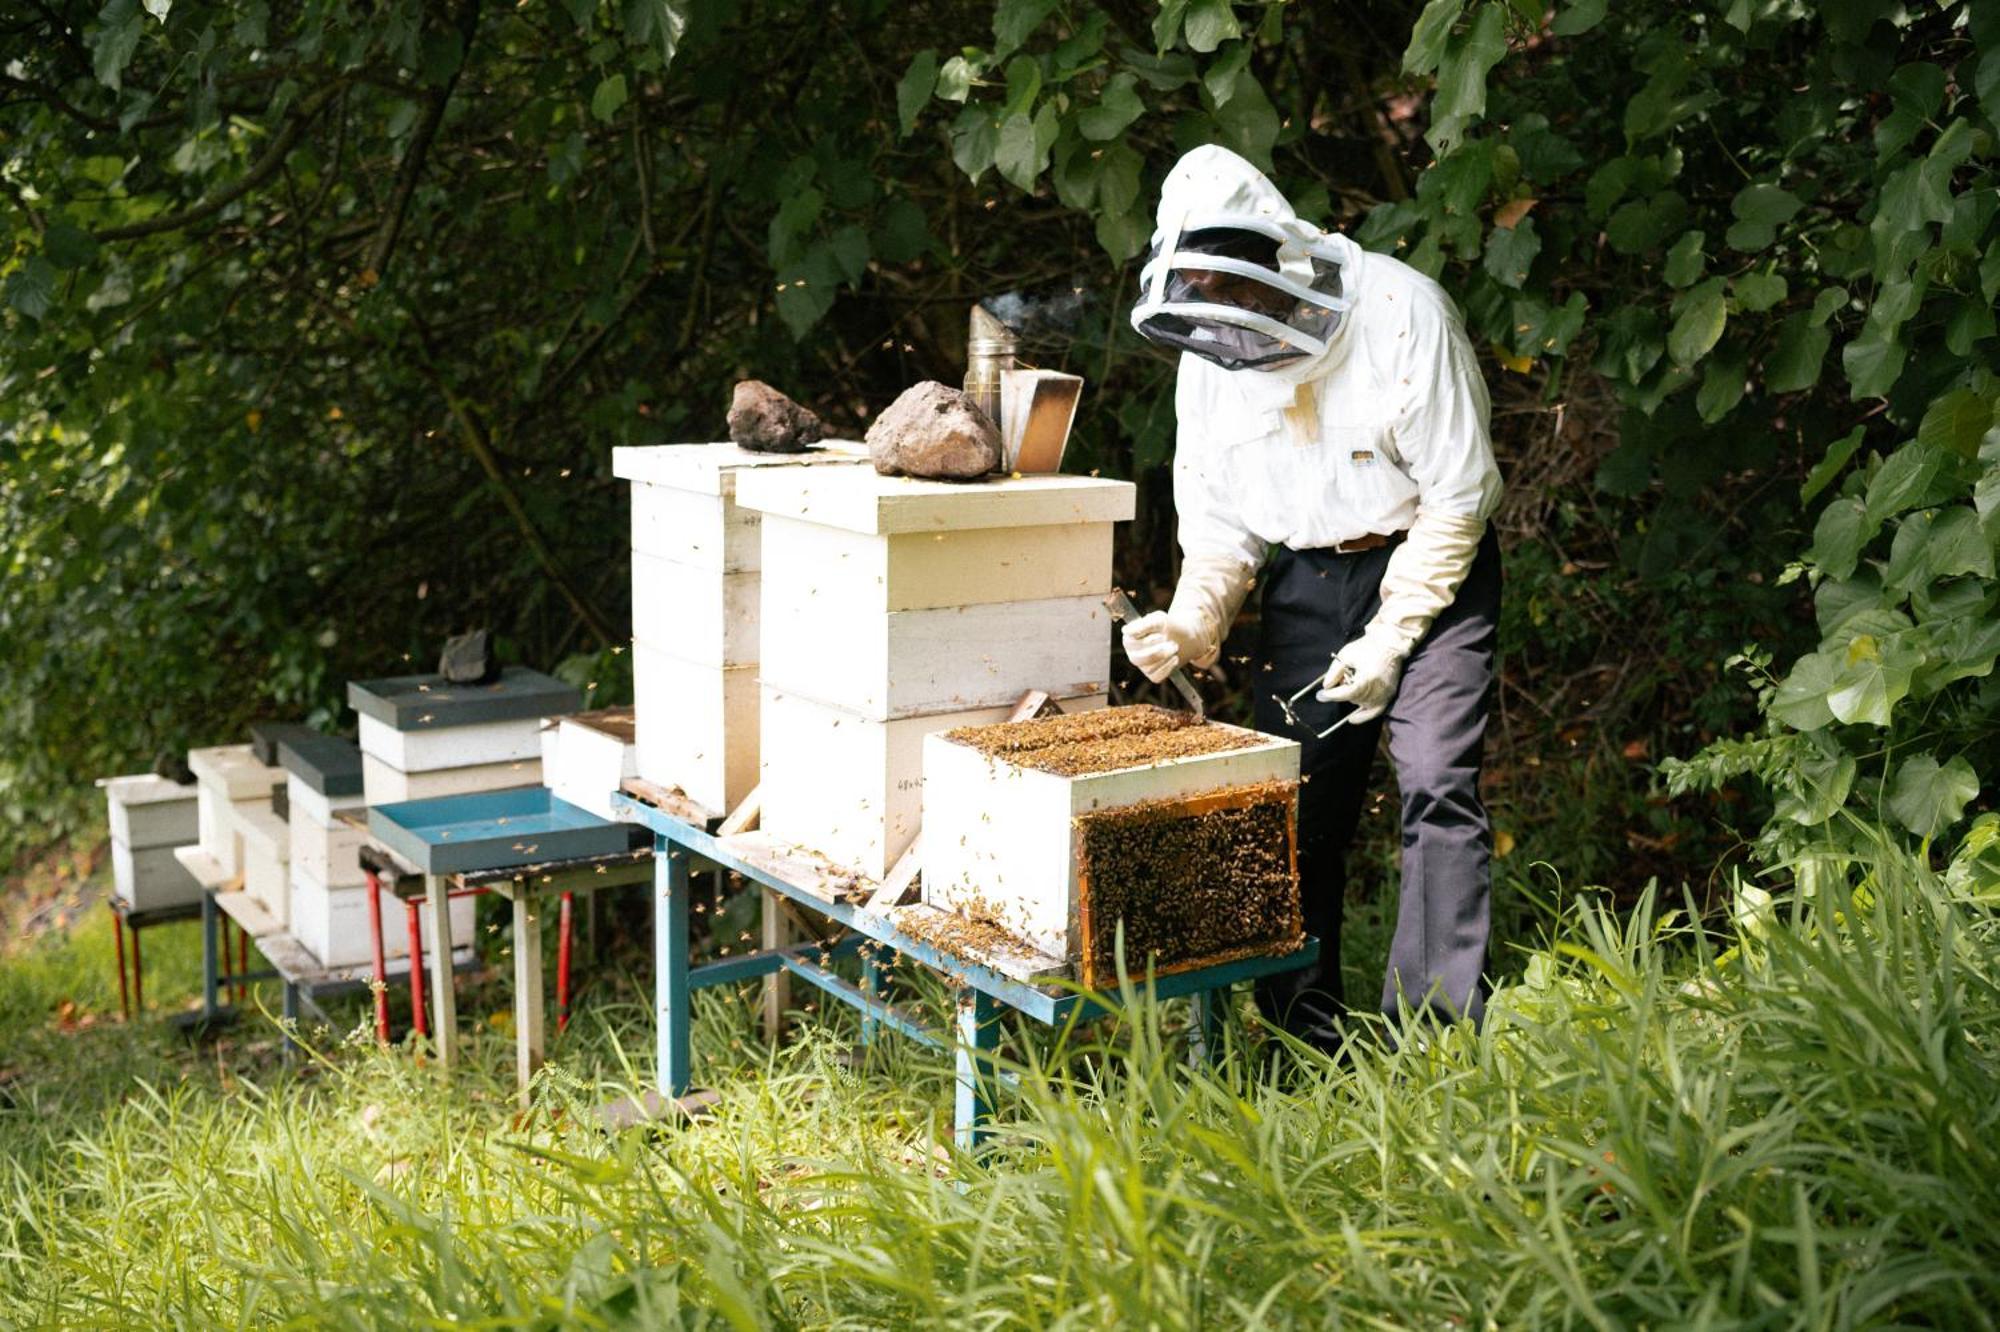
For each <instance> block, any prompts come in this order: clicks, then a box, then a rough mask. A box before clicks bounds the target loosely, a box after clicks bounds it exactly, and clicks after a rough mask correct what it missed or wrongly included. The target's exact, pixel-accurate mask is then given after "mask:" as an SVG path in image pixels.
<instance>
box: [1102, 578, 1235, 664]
mask: <svg viewBox="0 0 2000 1332" xmlns="http://www.w3.org/2000/svg"><path fill="white" fill-rule="evenodd" d="M1251 581H1252V571H1251V570H1250V569H1249V568H1248V567H1246V566H1245V565H1243V564H1241V563H1239V562H1238V561H1236V560H1233V559H1229V558H1226V557H1223V556H1200V555H1195V556H1189V557H1188V558H1187V559H1185V560H1183V561H1182V562H1181V577H1180V582H1178V583H1176V584H1175V585H1174V599H1173V601H1172V602H1170V603H1169V604H1168V606H1167V608H1166V609H1165V610H1164V611H1154V612H1153V613H1152V614H1150V615H1141V616H1140V617H1139V618H1138V619H1136V620H1133V621H1132V622H1131V623H1129V624H1127V625H1126V626H1125V629H1124V640H1125V656H1126V658H1127V659H1128V660H1129V661H1131V663H1132V664H1133V665H1134V666H1136V667H1138V668H1139V670H1140V671H1141V672H1142V673H1144V675H1145V677H1146V678H1147V679H1148V680H1151V681H1153V682H1154V683H1155V684H1157V683H1159V682H1160V681H1161V680H1164V679H1166V678H1167V677H1168V676H1169V675H1172V674H1173V673H1174V669H1175V668H1176V667H1179V666H1197V667H1206V666H1212V665H1214V664H1215V659H1216V657H1217V656H1218V655H1219V654H1220V653H1221V651H1222V640H1223V637H1224V636H1225V635H1227V634H1228V632H1229V626H1230V624H1231V622H1233V621H1234V620H1235V619H1236V612H1237V611H1238V610H1240V609H1241V608H1242V606H1243V598H1244V597H1245V596H1247V595H1249V592H1250V583H1251Z"/></svg>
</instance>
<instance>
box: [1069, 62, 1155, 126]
mask: <svg viewBox="0 0 2000 1332" xmlns="http://www.w3.org/2000/svg"><path fill="white" fill-rule="evenodd" d="M1137 82H1138V81H1137V80H1136V79H1135V78H1133V76H1132V75H1130V74H1115V75H1113V76H1112V78H1111V81H1110V82H1109V83H1107V84H1105V85H1104V91H1103V92H1102V93H1100V94H1099V95H1098V98H1097V105H1096V106H1093V107H1091V108H1089V109H1088V110H1086V111H1084V112H1082V113H1081V114H1079V115H1078V116H1077V118H1076V128H1077V132H1078V133H1079V134H1081V135H1083V137H1084V138H1086V139H1092V140H1095V141H1096V142H1098V143H1104V142H1108V141H1109V140H1111V139H1115V138H1117V137H1118V136H1119V135H1120V134H1123V133H1124V132H1125V128H1126V126H1128V125H1130V124H1131V123H1132V122H1133V121H1135V120H1137V119H1138V118H1139V117H1140V116H1143V115H1145V114H1146V104H1145V103H1144V102H1143V101H1141V100H1140V99H1139V92H1138V89H1137V87H1136V86H1135V85H1136V84H1137Z"/></svg>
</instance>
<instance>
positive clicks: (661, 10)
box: [644, 0, 689, 65]
mask: <svg viewBox="0 0 2000 1332" xmlns="http://www.w3.org/2000/svg"><path fill="white" fill-rule="evenodd" d="M644 2H645V3H647V4H650V5H651V6H652V10H653V31H654V32H656V33H658V34H659V38H660V59H661V61H662V62H663V63H665V64H668V65H671V64H673V63H674V53H675V52H677V51H679V50H680V49H681V38H682V37H684V36H686V35H687V26H688V3H689V0H644Z"/></svg>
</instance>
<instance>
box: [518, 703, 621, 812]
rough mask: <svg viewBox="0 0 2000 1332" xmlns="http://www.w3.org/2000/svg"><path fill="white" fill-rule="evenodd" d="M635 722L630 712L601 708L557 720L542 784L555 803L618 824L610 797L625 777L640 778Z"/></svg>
mask: <svg viewBox="0 0 2000 1332" xmlns="http://www.w3.org/2000/svg"><path fill="white" fill-rule="evenodd" d="M634 721H635V719H634V716H633V710H632V709H631V708H600V709H598V710H597V711H595V712H580V713H578V714H576V715H575V716H573V717H562V718H558V719H557V721H556V723H555V725H554V726H553V727H552V728H551V731H552V732H553V734H554V736H555V739H554V743H553V744H551V745H550V746H549V747H548V748H547V749H545V750H544V751H543V758H542V785H544V786H546V787H548V788H549V790H551V791H553V792H555V794H556V798H557V799H559V800H567V801H568V802H569V803H570V804H572V805H575V806H576V807H577V808H579V809H584V810H588V811H590V812H591V813H592V814H595V815H596V816H597V817H598V818H600V819H605V820H607V821H609V822H611V823H616V822H618V816H617V814H616V813H615V812H614V811H613V810H612V808H611V796H612V793H613V792H615V791H617V790H618V788H619V787H620V786H621V785H623V783H624V781H625V779H626V778H627V777H636V776H638V775H639V761H638V749H637V746H636V745H635V744H634V732H635V730H636V727H635V724H634ZM547 734H548V733H546V732H545V733H544V735H545V737H546V735H547Z"/></svg>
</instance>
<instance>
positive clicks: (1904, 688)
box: [1826, 634, 1923, 726]
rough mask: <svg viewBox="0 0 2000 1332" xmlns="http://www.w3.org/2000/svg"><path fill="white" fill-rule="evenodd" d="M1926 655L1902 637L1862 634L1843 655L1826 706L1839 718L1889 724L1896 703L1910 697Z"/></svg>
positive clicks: (1845, 720) (1851, 721)
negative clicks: (1917, 671)
mask: <svg viewBox="0 0 2000 1332" xmlns="http://www.w3.org/2000/svg"><path fill="white" fill-rule="evenodd" d="M1922 661H1923V654H1922V653H1921V652H1919V651H1917V650H1916V649H1915V648H1913V647H1910V646H1909V645H1908V644H1906V643H1904V642H1903V641H1902V640H1901V639H1899V638H1877V637H1876V636H1875V635H1873V634H1859V635H1856V636H1855V638H1854V640H1853V641H1852V642H1850V643H1849V644H1848V645H1847V650H1846V651H1845V652H1844V653H1842V654H1841V665H1840V674H1839V676H1838V677H1837V678H1836V679H1835V681H1834V686H1833V688H1832V689H1831V690H1829V691H1828V693H1827V696H1826V705H1827V707H1828V708H1829V709H1830V710H1831V711H1832V713H1833V715H1834V717H1835V718H1836V719H1837V720H1840V721H1843V722H1847V723H1850V724H1852V723H1855V722H1866V723H1868V724H1870V725H1874V726H1887V725H1888V724H1889V718H1890V713H1891V712H1893V711H1894V709H1895V706H1896V704H1898V703H1900V702H1901V701H1902V700H1903V699H1905V698H1906V697H1908V696H1909V692H1910V681H1911V678H1912V677H1913V676H1914V675H1915V674H1916V669H1917V667H1918V666H1919V665H1920V664H1921V663H1922Z"/></svg>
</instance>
